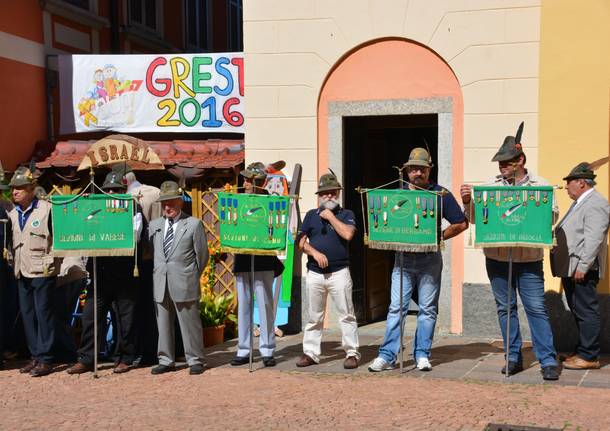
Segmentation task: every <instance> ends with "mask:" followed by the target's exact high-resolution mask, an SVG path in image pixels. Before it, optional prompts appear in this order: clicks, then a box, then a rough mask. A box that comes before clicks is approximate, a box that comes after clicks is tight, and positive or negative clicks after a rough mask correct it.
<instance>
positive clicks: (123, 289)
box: [66, 171, 142, 374]
mask: <svg viewBox="0 0 610 431" xmlns="http://www.w3.org/2000/svg"><path fill="white" fill-rule="evenodd" d="M125 189H126V186H125V185H124V184H123V181H122V176H121V175H120V174H118V173H117V172H116V171H112V172H110V173H108V175H107V176H106V179H105V181H104V184H103V185H102V190H104V192H106V193H108V194H115V193H124V192H125ZM137 211H138V212H136V214H135V217H134V233H135V236H136V238H135V240H136V241H139V239H140V235H141V233H142V213H141V212H139V211H140V210H139V209H138V210H137ZM133 271H134V259H133V258H132V257H130V256H104V257H98V258H97V277H98V280H99V283H98V295H97V304H95V302H94V300H93V292H92V290H93V289H90V290H91V292H90V293H89V294H88V296H87V299H86V301H85V307H84V309H83V315H82V327H83V330H82V335H81V343H80V348H79V350H78V362H77V363H76V364H74V365H73V366H71V367H70V368H68V369H67V370H66V372H67V373H68V374H82V373H86V372H89V371H94V370H93V368H94V367H93V365H94V363H95V361H94V344H95V343H94V332H95V331H94V317H93V316H94V307H96V306H97V324H98V328H105V327H106V325H105V323H106V316H107V313H108V311H109V310H110V308H111V307H112V306H113V305H114V307H115V316H116V321H115V322H113V323H114V327H115V328H116V334H117V337H116V338H117V339H116V341H117V349H116V366H115V368H114V370H113V371H114V373H117V374H121V373H125V372H127V371H129V370H130V369H131V365H132V363H133V361H134V360H135V359H136V331H135V328H136V326H135V321H134V318H135V309H136V303H137V298H138V284H137V282H136V280H135V279H134V276H133ZM105 339H106V334H105V331H104V330H99V331H98V346H102V345H103V341H104V340H105Z"/></svg>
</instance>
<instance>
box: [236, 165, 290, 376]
mask: <svg viewBox="0 0 610 431" xmlns="http://www.w3.org/2000/svg"><path fill="white" fill-rule="evenodd" d="M240 175H241V176H242V177H243V179H244V193H248V194H260V195H267V194H269V192H268V191H267V190H265V189H264V188H263V185H264V183H265V179H266V178H267V169H266V167H265V165H264V164H263V163H261V162H254V163H250V164H249V165H248V166H247V167H246V169H244V170H243V171H241V172H240ZM251 268H252V256H250V255H247V254H235V259H234V261H233V273H234V274H235V284H236V288H237V337H238V341H237V355H236V356H235V357H234V358H233V359H232V360H231V362H230V363H231V365H232V366H234V367H237V366H240V365H245V364H247V363H249V360H250V337H251V336H252V327H251V326H250V323H251V321H252V319H251V317H252V316H251V315H250V313H251V311H252V310H251V309H250V302H251V300H252V295H253V294H254V295H256V301H257V302H258V310H259V317H260V337H259V340H258V350H259V352H260V354H261V359H262V361H263V365H264V366H265V367H273V366H275V365H276V361H275V358H274V356H273V355H274V354H275V324H274V321H275V316H274V308H273V279H274V278H275V277H277V276H279V275H280V274H281V273H282V272H283V271H284V265H283V264H282V262H281V261H280V260H279V259H278V258H277V257H276V256H254V280H251V274H252V271H251Z"/></svg>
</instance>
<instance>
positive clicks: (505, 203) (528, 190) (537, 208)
mask: <svg viewBox="0 0 610 431" xmlns="http://www.w3.org/2000/svg"><path fill="white" fill-rule="evenodd" d="M472 196H473V198H472V202H473V206H474V208H473V210H474V220H475V242H474V245H475V247H481V248H484V247H533V248H550V247H552V246H553V187H552V186H538V187H496V186H474V187H473V191H472Z"/></svg>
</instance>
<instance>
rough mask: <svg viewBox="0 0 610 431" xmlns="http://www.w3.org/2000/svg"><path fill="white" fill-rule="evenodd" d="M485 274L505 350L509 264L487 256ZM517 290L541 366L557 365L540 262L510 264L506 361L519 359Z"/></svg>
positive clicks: (519, 339)
mask: <svg viewBox="0 0 610 431" xmlns="http://www.w3.org/2000/svg"><path fill="white" fill-rule="evenodd" d="M485 266H486V267H487V275H488V277H489V281H490V282H491V289H492V291H493V294H494V298H495V300H496V307H497V310H498V320H499V321H500V330H501V331H502V339H503V340H504V349H505V351H506V350H507V349H506V314H507V313H506V312H507V306H506V305H507V300H508V263H507V262H499V261H496V260H493V259H486V261H485ZM517 291H518V292H519V296H520V297H521V303H522V304H523V308H524V310H525V314H526V316H527V321H528V323H529V326H530V332H531V334H532V343H533V345H534V353H535V354H536V358H537V359H538V362H539V363H540V366H541V367H546V366H549V365H555V366H556V365H557V352H556V351H555V347H554V345H553V332H552V331H551V324H550V323H549V316H548V314H547V311H546V307H545V305H544V273H543V271H542V261H539V262H524V263H513V280H512V287H511V298H510V299H511V301H510V342H509V348H508V360H509V361H515V362H519V361H521V345H522V341H521V330H520V329H519V316H518V315H517V294H516V293H517Z"/></svg>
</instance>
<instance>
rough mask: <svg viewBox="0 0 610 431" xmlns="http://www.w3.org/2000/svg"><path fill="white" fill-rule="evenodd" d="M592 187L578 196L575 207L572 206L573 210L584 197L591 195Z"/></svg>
mask: <svg viewBox="0 0 610 431" xmlns="http://www.w3.org/2000/svg"><path fill="white" fill-rule="evenodd" d="M593 190H594V189H593V187H591V188H590V189H589V190H587V191H586V192H584V193H583V194H582V195H580V196H579V197H578V199H576V205H574V208H576V207H577V206H578V205H579V204H580V203H581V202H582V201H583V199H584V198H585V196H587V195H588V194H589V193H591V192H592V191H593Z"/></svg>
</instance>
